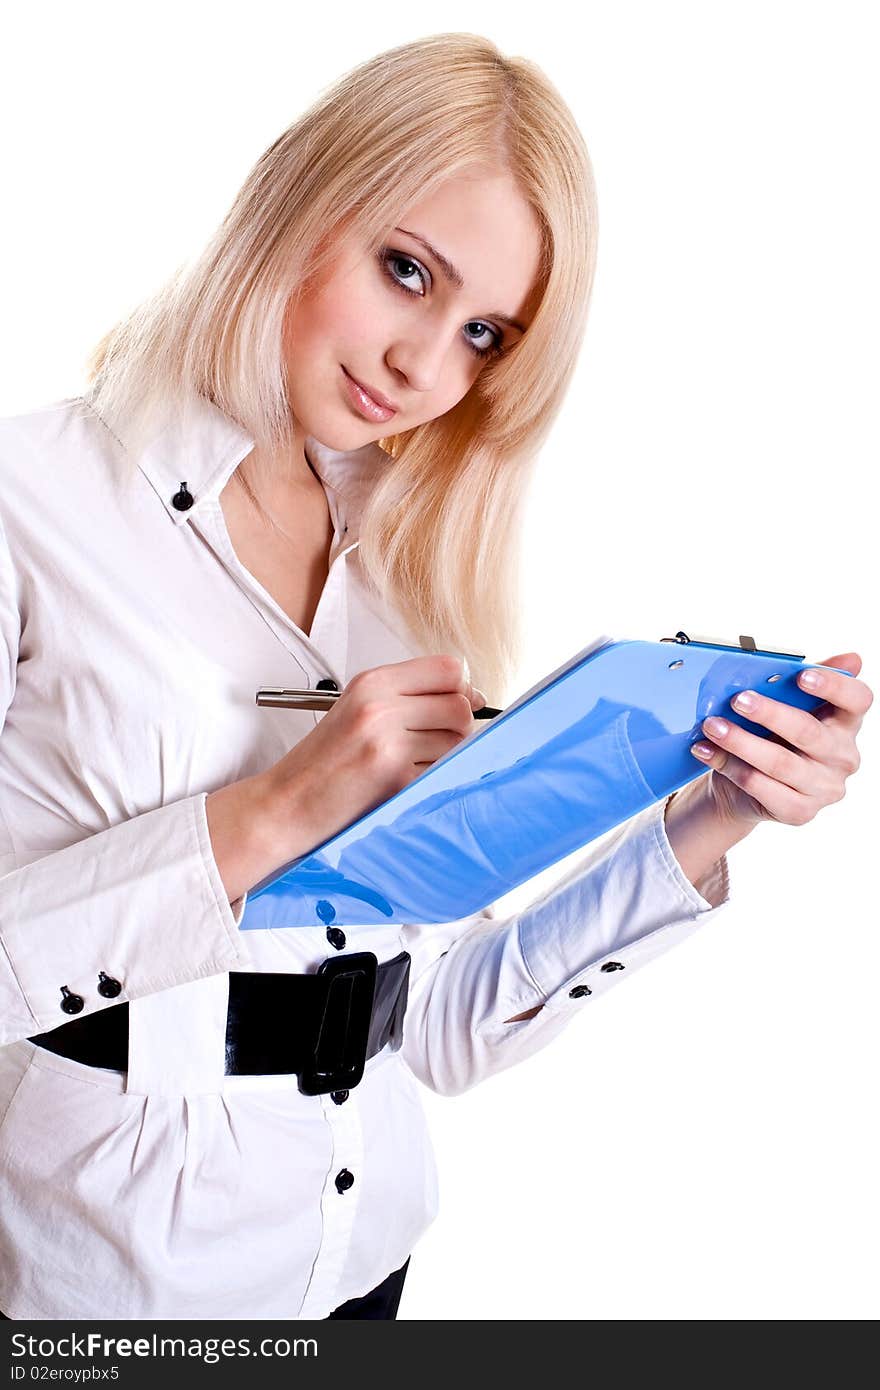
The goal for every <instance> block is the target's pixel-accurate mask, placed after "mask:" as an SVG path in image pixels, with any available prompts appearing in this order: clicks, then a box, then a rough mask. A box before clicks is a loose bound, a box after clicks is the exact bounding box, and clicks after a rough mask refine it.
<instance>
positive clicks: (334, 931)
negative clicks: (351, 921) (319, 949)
mask: <svg viewBox="0 0 880 1390" xmlns="http://www.w3.org/2000/svg"><path fill="white" fill-rule="evenodd" d="M327 940H328V941H329V942H330V945H331V946H335V947H336V949H337V951H341V950H342V948H343V946H344V945H345V932H344V931H342V930H341V929H340V928H339V927H328V928H327Z"/></svg>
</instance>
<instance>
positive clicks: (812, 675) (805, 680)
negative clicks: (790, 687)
mask: <svg viewBox="0 0 880 1390" xmlns="http://www.w3.org/2000/svg"><path fill="white" fill-rule="evenodd" d="M800 682H801V685H808V686H809V687H810V689H811V690H815V689H816V687H817V686H818V684H819V677H818V675H817V673H816V672H815V671H802V672H801V675H800Z"/></svg>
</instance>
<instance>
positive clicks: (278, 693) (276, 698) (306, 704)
mask: <svg viewBox="0 0 880 1390" xmlns="http://www.w3.org/2000/svg"><path fill="white" fill-rule="evenodd" d="M341 694H342V691H341V690H286V689H285V688H284V686H280V685H264V686H262V687H261V688H260V689H259V690H258V691H257V704H258V705H275V706H276V707H283V708H286V709H319V710H327V709H330V708H331V707H332V706H333V705H334V704H335V703H336V701H337V700H338V699H339V697H340V695H341ZM497 714H501V710H500V709H493V708H492V706H491V705H483V707H482V709H475V710H474V718H475V719H494V718H495V716H496V715H497Z"/></svg>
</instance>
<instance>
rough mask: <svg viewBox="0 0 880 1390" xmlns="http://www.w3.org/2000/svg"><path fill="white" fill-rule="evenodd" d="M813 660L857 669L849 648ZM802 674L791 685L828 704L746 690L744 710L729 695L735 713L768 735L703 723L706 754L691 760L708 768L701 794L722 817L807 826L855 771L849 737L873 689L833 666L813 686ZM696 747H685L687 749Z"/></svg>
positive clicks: (852, 736) (859, 664)
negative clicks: (748, 702)
mask: <svg viewBox="0 0 880 1390" xmlns="http://www.w3.org/2000/svg"><path fill="white" fill-rule="evenodd" d="M818 664H819V666H820V667H821V666H837V667H839V668H840V669H841V670H843V671H851V672H852V676H853V677H855V676H857V675H858V673H859V671H861V669H862V660H861V657H860V656H858V655H857V654H856V653H855V652H847V653H845V654H844V655H842V656H831V657H829V658H828V660H827V661H823V662H819V663H818ZM807 669H809V668H805V670H807ZM812 669H815V667H813V668H812ZM803 675H804V672H801V675H800V676H799V677H798V685H800V686H801V688H802V689H803V690H807V691H808V692H809V694H811V695H813V694H815V695H819V696H821V698H822V699H823V700H824V701H826V702H827V703H825V704H822V705H818V706H817V707H816V709H815V711H814V712H813V713H809V712H808V711H807V710H802V709H795V708H793V706H791V705H787V704H784V703H783V702H782V701H780V700H771V699H769V698H768V697H767V696H766V695H758V694H757V692H756V691H753V690H752V691H748V692H743V693H748V694H749V695H751V696H752V697H753V699H754V701H755V703H754V705H753V706H750V707H749V708H748V709H744V708H741V707H740V705H739V704H738V699H739V697H735V698H734V700H733V702H732V703H733V707H734V709H736V710H737V713H741V714H743V715H744V716H745V717H746V719H748V720H749V721H750V722H751V723H754V724H760V725H762V727H764V728H766V729H770V730H772V733H773V735H774V736H773V737H771V738H761V737H759V736H758V735H757V734H751V733H748V732H747V731H746V730H745V729H741V728H740V727H739V725H738V724H734V723H732V722H730V721H724V722H725V723H726V724H727V733H726V734H722V733H721V732H720V731H719V730H718V729H717V728H713V720H712V719H711V718H709V719H705V720H704V721H703V732H704V733H705V734H707V735H708V740H702V741H703V742H707V743H708V747H710V748H711V750H712V753H711V756H710V757H709V758H708V759H704V758H699V759H698V761H699V762H706V763H707V765H708V766H709V767H711V769H712V771H711V773H710V774H709V777H708V779H707V781H708V783H709V787H708V789H707V791H708V796H709V799H710V802H712V803H714V806H715V809H716V810H717V813H718V815H719V817H720V819H721V820H723V821H724V822H734V823H739V824H744V825H747V826H748V828H749V829H751V827H752V826H753V825H756V824H757V823H758V822H759V821H762V820H772V821H778V822H780V823H781V824H783V825H806V823H807V821H811V820H812V819H813V817H814V816H815V814H816V812H817V811H820V810H821V809H822V807H823V806H830V805H831V803H832V802H835V801H842V800H843V797H844V795H845V794H846V779H847V777H850V776H851V775H852V774H853V773H854V772H857V771H858V769H859V765H860V762H861V759H860V758H859V754H858V751H857V749H856V735H857V734H858V732H859V729H860V728H861V727H862V720H863V719H864V717H865V714H866V713H867V711H868V710H869V709H870V708H871V705H872V704H873V703H874V695H873V692H872V691H871V689H870V688H869V687H868V686H867V685H866V684H865V682H864V681H860V680H854V679H852V677H850V676H844V675H841V674H840V673H839V672H838V671H827V672H821V673H820V674H819V683H818V685H816V686H814V687H811V686H807V685H804V684H803ZM709 740H711V742H710V741H709ZM695 746H696V745H691V748H692V751H693V748H694V747H695ZM696 756H697V755H696V754H694V757H696Z"/></svg>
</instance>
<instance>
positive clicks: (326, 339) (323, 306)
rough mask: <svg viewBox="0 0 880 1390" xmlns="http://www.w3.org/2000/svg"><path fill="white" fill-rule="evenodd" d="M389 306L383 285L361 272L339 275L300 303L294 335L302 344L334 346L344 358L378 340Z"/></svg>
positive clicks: (313, 347)
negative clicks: (360, 273)
mask: <svg viewBox="0 0 880 1390" xmlns="http://www.w3.org/2000/svg"><path fill="white" fill-rule="evenodd" d="M386 308H387V306H386V305H385V304H384V303H383V301H382V298H381V287H376V286H374V285H372V284H370V283H369V282H368V281H367V280H365V278H364V277H360V276H357V275H349V276H346V277H345V278H336V279H334V280H331V281H330V282H329V283H327V284H326V285H324V287H323V288H322V289H321V290H320V291H319V292H317V293H315V294H313V295H311V296H310V297H309V298H308V299H307V300H304V301H302V302H301V303H300V305H299V306H298V308H297V311H296V313H295V315H294V316H293V318H292V335H293V336H294V338H295V340H296V341H298V342H299V343H300V345H301V346H302V347H308V348H310V349H313V350H314V349H318V350H320V349H322V348H323V349H324V350H325V351H326V350H327V349H328V348H330V349H332V350H333V351H335V352H336V354H337V355H339V354H340V353H341V354H342V355H343V359H344V356H345V353H346V352H349V353H352V354H353V353H355V352H357V351H358V349H360V348H361V347H364V346H367V345H369V344H374V343H376V341H377V335H379V336H381V332H382V327H383V312H384V311H385V310H386Z"/></svg>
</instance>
